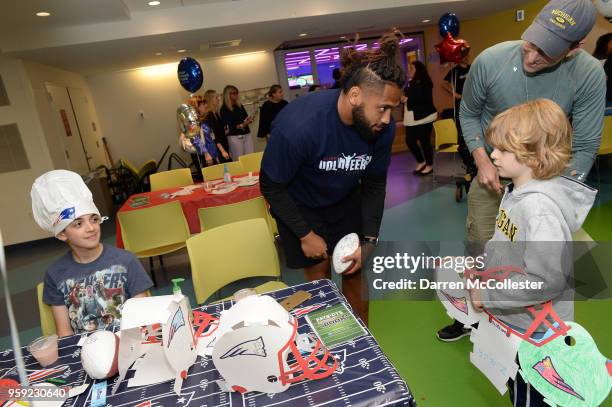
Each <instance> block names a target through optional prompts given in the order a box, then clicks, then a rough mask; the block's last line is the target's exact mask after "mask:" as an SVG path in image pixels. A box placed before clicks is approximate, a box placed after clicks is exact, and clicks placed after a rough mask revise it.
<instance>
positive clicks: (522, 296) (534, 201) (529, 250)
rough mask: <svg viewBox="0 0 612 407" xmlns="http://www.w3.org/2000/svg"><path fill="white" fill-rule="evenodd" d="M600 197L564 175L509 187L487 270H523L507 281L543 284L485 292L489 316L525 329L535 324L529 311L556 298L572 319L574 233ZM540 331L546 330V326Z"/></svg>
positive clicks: (557, 305)
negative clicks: (530, 308)
mask: <svg viewBox="0 0 612 407" xmlns="http://www.w3.org/2000/svg"><path fill="white" fill-rule="evenodd" d="M596 194H597V191H596V190H595V189H593V188H591V187H589V186H587V185H585V184H582V183H580V182H578V181H576V180H574V179H572V178H568V177H564V176H561V177H555V178H552V179H550V180H532V181H529V182H528V183H526V184H525V185H522V186H521V187H519V188H513V184H510V185H508V186H507V187H506V192H505V194H504V197H503V199H502V202H501V205H500V207H499V213H498V215H497V220H496V224H495V233H494V234H493V238H492V239H491V240H489V241H488V242H487V244H486V246H485V272H486V271H494V270H499V269H501V270H500V271H499V272H502V273H503V271H504V270H509V269H513V270H519V271H521V272H512V271H511V272H509V275H508V276H507V277H506V279H507V280H508V282H514V283H521V282H523V283H525V282H529V283H532V284H533V283H541V284H540V287H539V289H533V288H510V287H507V288H496V289H486V290H482V291H481V300H482V303H483V305H484V307H485V308H486V309H487V310H488V311H489V312H491V313H492V314H493V315H495V316H496V317H497V318H498V319H500V320H502V321H503V322H506V323H508V324H511V325H513V326H515V327H518V328H520V329H522V330H526V329H527V328H528V327H529V326H530V325H531V323H532V321H533V316H532V315H531V314H530V313H529V312H528V310H527V309H526V307H527V306H530V305H537V304H541V303H544V302H546V301H549V300H552V304H553V309H554V310H555V311H556V313H557V314H558V315H559V317H560V318H561V319H562V320H564V321H573V318H574V304H573V298H574V296H573V290H572V287H571V276H572V272H573V270H572V268H573V264H572V263H573V260H572V233H573V232H575V231H576V230H578V229H579V228H580V227H581V225H582V223H583V222H584V220H585V218H586V216H587V214H588V213H589V210H590V209H591V206H592V205H593V202H594V200H595V195H596ZM499 272H498V273H499ZM536 331H538V332H542V331H546V328H545V327H544V326H543V325H542V326H540V327H539V328H538V329H536Z"/></svg>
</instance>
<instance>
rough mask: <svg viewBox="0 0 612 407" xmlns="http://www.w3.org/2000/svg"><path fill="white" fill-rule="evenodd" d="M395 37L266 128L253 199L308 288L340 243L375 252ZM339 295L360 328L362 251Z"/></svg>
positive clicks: (346, 57)
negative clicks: (260, 199)
mask: <svg viewBox="0 0 612 407" xmlns="http://www.w3.org/2000/svg"><path fill="white" fill-rule="evenodd" d="M398 47H399V43H398V40H397V37H396V36H395V35H387V36H385V37H383V38H382V39H381V41H380V49H373V50H369V51H365V52H359V51H355V50H354V49H352V48H349V49H345V51H344V52H343V55H342V57H341V60H342V61H341V62H342V65H343V71H342V72H343V74H342V77H341V79H340V83H341V86H340V89H334V90H325V91H321V92H312V93H309V94H308V95H306V96H303V97H300V98H298V99H296V100H295V101H293V102H291V103H290V104H289V105H288V106H287V107H285V108H284V109H283V110H282V111H281V112H280V113H279V114H278V116H277V117H276V120H275V121H274V122H273V123H272V130H271V137H270V141H269V142H268V144H267V146H266V150H265V152H264V155H263V159H262V166H261V174H260V182H261V192H262V194H263V195H264V197H265V198H266V200H267V201H268V202H269V203H270V209H271V212H272V214H273V216H274V217H275V218H276V220H277V223H278V229H279V234H280V237H281V241H282V244H283V247H284V250H285V255H286V258H287V265H288V267H290V268H296V269H297V268H303V269H304V273H305V276H306V278H307V279H308V280H310V281H312V280H316V279H321V278H329V277H330V267H329V266H330V262H329V258H328V257H329V255H330V254H331V253H332V251H333V249H334V246H335V245H336V243H337V242H338V240H340V239H341V238H342V237H343V236H344V235H346V234H348V233H352V232H355V233H358V234H359V235H360V236H361V238H362V246H363V245H364V244H369V245H375V244H376V242H377V237H378V231H379V228H380V222H381V219H382V214H383V210H384V202H385V188H386V182H387V169H388V167H389V163H390V160H391V145H392V143H393V138H394V136H395V122H394V121H393V119H392V117H391V110H392V109H393V108H395V107H396V106H397V105H398V104H399V102H400V97H401V89H402V87H403V85H404V81H405V74H404V72H403V70H402V68H401V67H400V66H399V65H398V64H397V62H396V53H397V50H398ZM346 260H347V261H352V265H351V266H350V267H349V268H348V269H347V271H345V272H344V273H343V276H342V277H343V292H344V295H345V296H346V297H347V299H348V301H349V303H350V304H351V306H352V307H353V309H354V310H355V311H356V312H357V313H358V314H359V316H360V317H361V319H362V320H363V321H364V322H365V323H366V324H367V321H368V301H367V300H366V298H367V295H366V294H367V293H363V286H362V281H361V275H360V274H361V273H359V272H358V271H359V270H360V269H361V247H360V248H358V249H357V250H356V251H355V253H353V254H352V255H351V256H349V257H347V258H346Z"/></svg>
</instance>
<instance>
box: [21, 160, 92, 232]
mask: <svg viewBox="0 0 612 407" xmlns="http://www.w3.org/2000/svg"><path fill="white" fill-rule="evenodd" d="M30 194H31V196H32V214H33V215H34V220H35V221H36V223H37V224H38V226H40V227H41V228H42V229H44V230H46V231H48V232H51V233H53V235H54V236H57V235H58V234H59V233H61V232H62V231H63V230H64V229H66V227H67V226H68V225H69V224H70V223H71V222H72V221H74V220H75V219H76V218H78V217H80V216H83V215H88V214H96V215H98V216H100V211H99V210H98V208H96V205H95V204H94V202H93V197H92V196H91V191H90V190H89V189H88V188H87V185H85V182H83V179H82V178H81V176H80V175H79V174H77V173H75V172H72V171H66V170H53V171H49V172H47V173H45V174H43V175H41V176H40V177H38V178H37V179H36V181H34V184H33V185H32V191H31V193H30Z"/></svg>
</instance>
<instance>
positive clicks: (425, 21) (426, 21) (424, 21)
mask: <svg viewBox="0 0 612 407" xmlns="http://www.w3.org/2000/svg"><path fill="white" fill-rule="evenodd" d="M430 21H431V20H430V19H429V18H426V19H425V20H421V22H422V23H428V22H430Z"/></svg>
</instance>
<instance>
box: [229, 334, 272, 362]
mask: <svg viewBox="0 0 612 407" xmlns="http://www.w3.org/2000/svg"><path fill="white" fill-rule="evenodd" d="M236 356H259V357H262V358H265V357H266V356H267V354H266V344H265V343H264V341H263V338H262V337H261V336H260V337H259V338H257V339H251V340H249V341H245V342H242V343H239V344H238V345H236V346H234V347H233V348H231V349H230V350H228V351H227V352H225V353H224V354H223V355H222V356H221V359H225V358H233V357H236Z"/></svg>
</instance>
